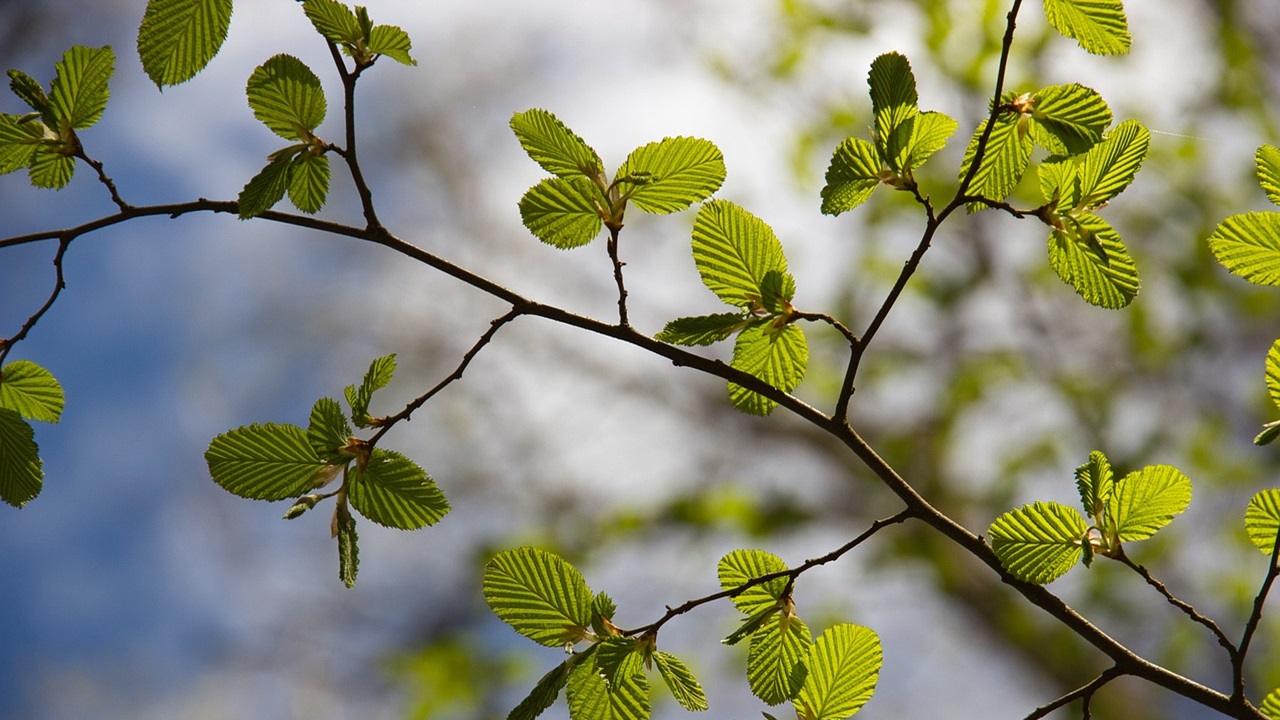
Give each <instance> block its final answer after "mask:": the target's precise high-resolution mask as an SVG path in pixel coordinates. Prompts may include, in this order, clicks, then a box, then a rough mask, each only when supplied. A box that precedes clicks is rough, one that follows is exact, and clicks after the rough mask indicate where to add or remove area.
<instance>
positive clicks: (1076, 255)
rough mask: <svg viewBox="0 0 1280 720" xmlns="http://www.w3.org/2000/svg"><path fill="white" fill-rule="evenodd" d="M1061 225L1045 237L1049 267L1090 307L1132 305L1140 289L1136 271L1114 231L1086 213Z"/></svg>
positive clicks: (1100, 219) (1113, 307) (1099, 219)
mask: <svg viewBox="0 0 1280 720" xmlns="http://www.w3.org/2000/svg"><path fill="white" fill-rule="evenodd" d="M1065 222H1066V229H1065V230H1054V231H1053V232H1052V233H1050V235H1049V265H1050V267H1052V268H1053V271H1054V272H1056V273H1057V274H1058V277H1060V278H1062V281H1063V282H1065V283H1067V284H1068V285H1070V286H1072V287H1073V288H1075V289H1076V292H1077V293H1079V294H1080V297H1082V298H1084V299H1085V300H1086V301H1088V302H1089V303H1091V304H1093V305H1097V306H1099V307H1104V308H1111V309H1116V308H1122V307H1124V306H1126V305H1128V304H1129V303H1130V302H1132V301H1133V298H1134V297H1136V296H1137V294H1138V289H1139V287H1140V286H1141V281H1140V280H1139V278H1138V268H1137V266H1135V265H1134V264H1133V259H1132V258H1131V257H1129V251H1128V250H1127V249H1126V248H1125V246H1124V244H1123V243H1122V242H1121V241H1120V235H1119V234H1118V233H1116V231H1115V229H1114V228H1112V227H1111V226H1110V225H1109V224H1107V221H1106V220H1103V219H1102V218H1100V217H1098V216H1097V215H1092V214H1090V213H1083V214H1081V215H1079V216H1074V217H1070V218H1066V219H1065ZM1099 249H1100V250H1101V253H1099ZM1104 255H1105V257H1104Z"/></svg>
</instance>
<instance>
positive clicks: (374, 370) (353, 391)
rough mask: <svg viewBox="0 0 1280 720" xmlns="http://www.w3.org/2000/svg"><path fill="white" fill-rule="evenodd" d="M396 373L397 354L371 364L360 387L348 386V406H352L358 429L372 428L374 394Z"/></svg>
mask: <svg viewBox="0 0 1280 720" xmlns="http://www.w3.org/2000/svg"><path fill="white" fill-rule="evenodd" d="M395 372H396V356H395V353H392V354H390V355H384V356H382V357H380V358H376V359H374V361H373V362H371V363H369V369H368V370H366V371H365V373H364V380H362V381H361V383H360V387H359V388H356V386H355V385H348V386H347V389H346V391H345V395H346V398H347V404H348V405H350V406H351V421H352V422H353V423H355V425H356V427H359V428H367V427H372V425H373V418H372V417H370V416H369V403H370V402H371V401H372V400H373V394H374V393H375V392H377V391H379V390H381V389H382V388H384V387H386V386H387V383H389V382H391V377H392V375H394V374H395Z"/></svg>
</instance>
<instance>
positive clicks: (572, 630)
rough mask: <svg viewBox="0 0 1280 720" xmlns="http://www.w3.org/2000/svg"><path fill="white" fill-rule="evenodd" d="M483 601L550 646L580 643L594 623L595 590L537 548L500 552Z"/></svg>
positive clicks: (486, 579) (520, 630) (486, 572)
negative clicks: (592, 616) (592, 618)
mask: <svg viewBox="0 0 1280 720" xmlns="http://www.w3.org/2000/svg"><path fill="white" fill-rule="evenodd" d="M484 599H485V602H487V603H489V607H490V608H492V609H493V612H494V614H496V615H497V616H498V617H499V618H500V619H501V620H502V621H503V622H505V623H507V624H508V625H510V626H511V627H513V628H515V631H516V632H518V633H520V634H521V635H524V636H525V637H527V638H529V639H530V640H533V641H534V642H536V643H539V644H541V645H546V646H548V647H563V646H565V645H571V644H573V643H576V642H578V641H579V640H581V639H582V638H583V637H584V636H585V633H586V632H587V628H588V626H590V624H591V590H590V589H589V588H588V587H587V583H586V581H585V580H583V578H582V574H581V573H579V572H578V570H577V569H576V568H574V567H573V566H572V565H570V564H569V563H568V562H566V561H565V560H563V559H561V558H559V557H557V556H555V555H552V554H551V553H549V552H546V551H544V550H539V549H537V548H533V547H522V548H517V549H515V550H507V551H505V552H501V553H498V554H497V555H495V556H494V557H493V559H491V560H490V561H489V562H488V563H487V564H486V565H485V569H484Z"/></svg>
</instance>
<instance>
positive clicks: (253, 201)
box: [236, 145, 303, 220]
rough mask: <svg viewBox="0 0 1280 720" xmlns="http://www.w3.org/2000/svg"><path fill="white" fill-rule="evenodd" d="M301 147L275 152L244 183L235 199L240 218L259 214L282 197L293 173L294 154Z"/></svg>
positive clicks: (245, 218)
mask: <svg viewBox="0 0 1280 720" xmlns="http://www.w3.org/2000/svg"><path fill="white" fill-rule="evenodd" d="M302 149H303V146H300V145H299V146H295V147H293V148H291V150H293V151H294V152H292V153H290V152H281V153H277V154H276V155H274V156H273V157H272V159H271V161H270V162H268V163H267V166H266V167H264V168H262V170H261V171H260V172H259V173H258V174H257V175H254V176H253V177H252V178H250V179H249V182H247V183H245V186H244V188H243V189H241V190H240V196H239V198H237V201H236V202H237V207H238V208H239V212H240V219H241V220H247V219H249V218H251V217H257V216H258V215H261V214H262V213H264V212H266V211H268V210H270V209H271V208H272V207H274V206H275V204H276V203H278V202H280V200H281V199H283V198H284V194H285V192H286V191H287V190H288V189H289V178H290V175H292V173H293V158H294V154H296V152H298V151H301V150H302Z"/></svg>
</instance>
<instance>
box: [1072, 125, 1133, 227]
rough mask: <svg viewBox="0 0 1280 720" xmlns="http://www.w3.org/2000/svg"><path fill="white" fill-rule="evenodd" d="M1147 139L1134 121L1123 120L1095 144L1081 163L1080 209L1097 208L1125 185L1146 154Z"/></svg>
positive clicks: (1131, 178)
mask: <svg viewBox="0 0 1280 720" xmlns="http://www.w3.org/2000/svg"><path fill="white" fill-rule="evenodd" d="M1150 139H1151V134H1150V133H1149V132H1147V129H1146V128H1144V127H1142V125H1141V124H1140V123H1138V121H1137V120H1126V121H1124V122H1122V123H1120V124H1119V125H1117V126H1116V127H1115V128H1113V129H1112V130H1111V132H1109V133H1107V137H1106V139H1105V140H1103V141H1102V142H1100V143H1098V144H1097V145H1094V146H1093V148H1092V149H1090V150H1089V152H1088V153H1087V154H1085V156H1084V162H1083V163H1082V164H1081V166H1080V192H1081V197H1080V202H1079V208H1080V209H1081V210H1093V209H1095V208H1099V207H1101V206H1103V205H1105V204H1106V203H1108V202H1110V201H1111V199H1112V198H1114V197H1115V196H1116V195H1119V194H1120V192H1121V191H1122V190H1124V189H1125V188H1126V187H1128V186H1129V184H1130V183H1132V182H1133V178H1134V176H1136V175H1137V174H1138V169H1139V168H1140V167H1142V161H1143V160H1144V159H1145V158H1146V157H1147V147H1148V145H1149V143H1150Z"/></svg>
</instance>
